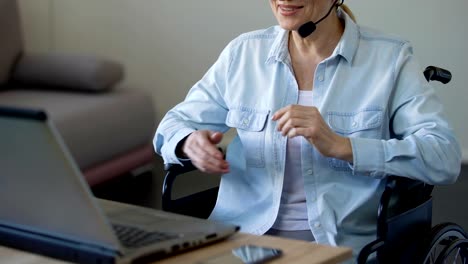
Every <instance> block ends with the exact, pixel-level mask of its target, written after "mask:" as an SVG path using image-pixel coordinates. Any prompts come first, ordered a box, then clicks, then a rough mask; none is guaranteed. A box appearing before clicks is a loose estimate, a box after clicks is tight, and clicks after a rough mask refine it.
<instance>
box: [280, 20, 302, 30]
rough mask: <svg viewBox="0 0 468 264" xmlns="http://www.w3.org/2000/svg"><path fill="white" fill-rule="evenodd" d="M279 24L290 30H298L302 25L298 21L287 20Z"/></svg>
mask: <svg viewBox="0 0 468 264" xmlns="http://www.w3.org/2000/svg"><path fill="white" fill-rule="evenodd" d="M279 26H280V27H281V28H283V29H285V30H290V31H292V30H297V29H298V28H299V27H300V25H298V24H297V23H294V24H292V23H285V22H282V23H281V22H280V23H279Z"/></svg>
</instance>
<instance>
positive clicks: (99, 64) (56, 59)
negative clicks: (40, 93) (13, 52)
mask: <svg viewBox="0 0 468 264" xmlns="http://www.w3.org/2000/svg"><path fill="white" fill-rule="evenodd" d="M123 75H124V69H123V66H122V64H120V63H118V62H115V61H112V60H108V59H104V58H99V57H96V56H90V55H81V54H66V53H45V54H27V53H25V54H24V55H23V56H22V57H21V58H20V60H19V61H18V63H17V64H16V66H15V68H14V69H13V75H12V79H13V81H14V82H19V83H22V84H26V85H40V86H41V87H46V86H51V87H53V88H54V89H71V90H83V91H87V92H101V91H106V90H110V89H112V87H113V86H114V85H115V84H116V83H118V82H119V81H121V80H122V79H123Z"/></svg>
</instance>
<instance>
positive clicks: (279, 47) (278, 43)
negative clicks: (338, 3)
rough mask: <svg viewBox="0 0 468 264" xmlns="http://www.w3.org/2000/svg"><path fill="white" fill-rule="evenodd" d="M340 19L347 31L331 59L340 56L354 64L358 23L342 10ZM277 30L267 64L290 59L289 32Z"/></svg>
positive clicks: (339, 10) (339, 11) (339, 14)
mask: <svg viewBox="0 0 468 264" xmlns="http://www.w3.org/2000/svg"><path fill="white" fill-rule="evenodd" d="M338 17H339V18H341V19H343V20H344V24H345V30H344V32H343V35H342V36H341V39H340V41H339V42H338V45H337V46H336V48H335V50H334V51H333V54H332V56H331V57H334V56H338V55H340V56H342V57H343V58H345V59H346V61H348V62H352V60H353V58H354V55H355V54H356V50H357V47H358V40H359V29H358V26H357V25H356V23H355V22H354V21H353V20H352V19H351V18H350V17H349V15H348V14H346V12H344V11H343V10H341V8H339V9H338ZM277 28H278V35H277V36H276V38H275V40H274V42H273V44H272V46H271V49H270V53H269V55H268V58H267V60H266V62H265V63H267V64H269V63H273V62H275V61H283V62H284V61H285V60H286V59H287V58H289V50H288V40H289V31H288V30H285V29H283V28H281V27H279V26H277Z"/></svg>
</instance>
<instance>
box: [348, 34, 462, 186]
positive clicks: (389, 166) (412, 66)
mask: <svg viewBox="0 0 468 264" xmlns="http://www.w3.org/2000/svg"><path fill="white" fill-rule="evenodd" d="M395 61H396V63H395V68H394V78H395V87H394V91H393V96H392V99H391V101H390V102H389V106H388V107H389V108H388V111H389V113H388V114H389V120H390V124H389V125H390V127H389V129H390V135H391V138H390V139H388V140H378V139H362V138H355V139H353V138H352V139H351V144H352V147H353V155H354V160H353V165H352V168H353V170H354V172H355V173H360V174H365V175H369V176H371V177H376V178H382V177H385V176H387V175H398V176H405V177H408V178H412V179H418V180H421V181H423V182H426V183H429V184H450V183H453V182H455V181H456V180H457V178H458V175H459V173H460V167H461V151H460V146H459V144H458V142H457V140H456V138H455V136H454V133H453V130H452V128H451V127H450V125H449V124H448V122H447V120H446V119H445V117H444V116H443V106H442V104H441V102H440V101H439V99H438V97H437V96H436V94H435V91H434V89H433V88H432V87H431V86H430V85H429V84H428V83H427V82H426V81H425V79H424V77H423V75H422V74H421V68H420V67H419V65H418V64H417V62H416V60H415V58H414V56H413V53H412V48H411V46H410V45H409V44H408V43H405V44H404V45H403V46H402V48H401V50H400V53H399V54H398V56H397V58H396V60H395Z"/></svg>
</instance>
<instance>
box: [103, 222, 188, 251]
mask: <svg viewBox="0 0 468 264" xmlns="http://www.w3.org/2000/svg"><path fill="white" fill-rule="evenodd" d="M112 226H113V228H114V231H115V233H116V234H117V237H118V238H119V240H120V243H122V245H123V246H124V247H127V248H138V247H144V246H147V245H150V244H152V243H154V242H160V241H165V240H170V239H174V238H178V237H179V235H177V234H173V233H165V232H157V231H151V232H149V231H145V230H143V229H141V228H138V227H133V226H126V225H121V224H113V225H112Z"/></svg>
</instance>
